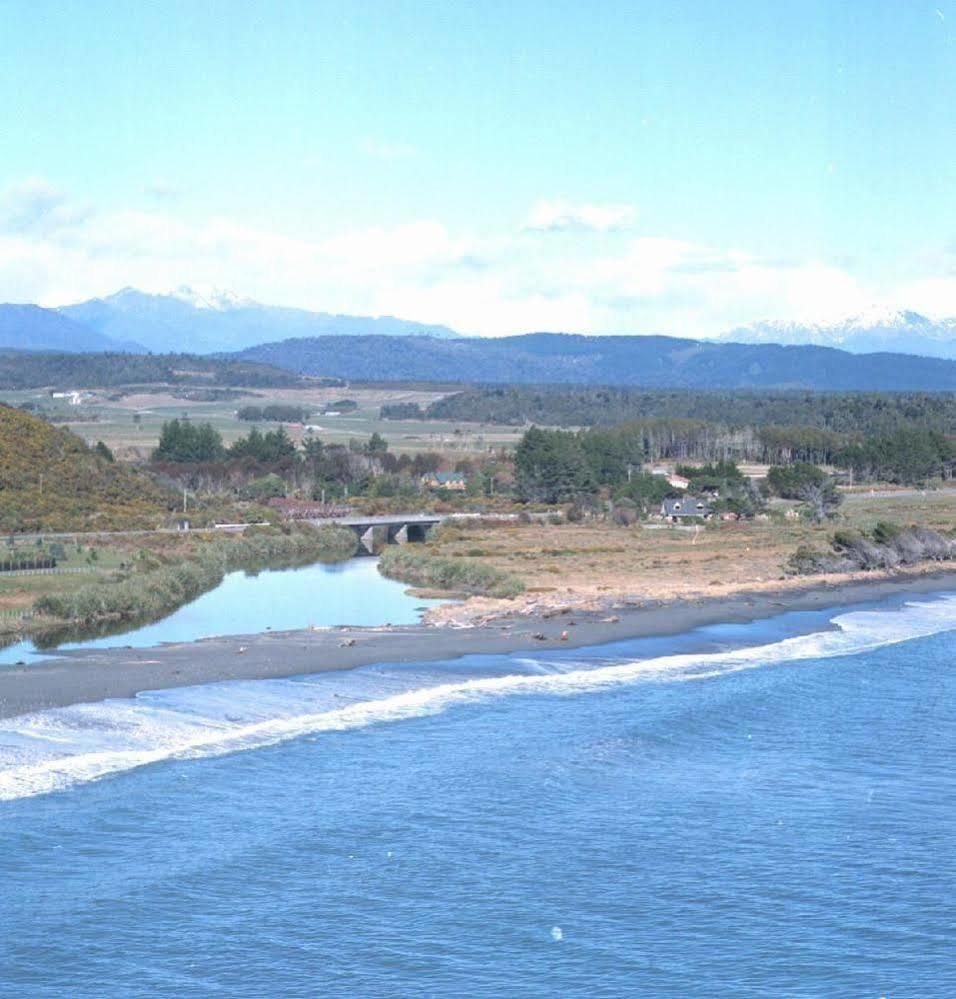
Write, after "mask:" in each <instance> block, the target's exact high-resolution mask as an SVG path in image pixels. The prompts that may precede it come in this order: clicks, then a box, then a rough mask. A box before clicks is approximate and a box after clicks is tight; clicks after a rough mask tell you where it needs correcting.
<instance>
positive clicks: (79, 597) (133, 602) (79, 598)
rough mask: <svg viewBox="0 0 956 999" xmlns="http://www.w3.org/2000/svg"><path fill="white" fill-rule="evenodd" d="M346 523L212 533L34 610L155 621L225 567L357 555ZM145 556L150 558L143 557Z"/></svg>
mask: <svg viewBox="0 0 956 999" xmlns="http://www.w3.org/2000/svg"><path fill="white" fill-rule="evenodd" d="M355 547H356V542H355V534H354V533H353V532H352V531H350V530H349V529H348V528H342V527H320V528H315V527H311V526H308V525H304V524H302V525H296V526H295V527H294V528H292V529H291V530H290V531H289V533H284V532H282V531H280V530H278V529H276V528H254V529H251V530H249V531H247V532H246V534H245V535H243V536H242V537H241V538H216V539H214V540H212V541H207V542H204V543H202V544H201V545H200V547H199V549H198V550H197V551H196V553H195V555H194V556H193V557H191V558H188V559H184V560H183V561H180V562H177V563H176V564H174V565H163V566H161V567H159V568H155V567H149V568H145V569H141V570H140V571H137V572H134V573H133V574H132V575H129V576H126V577H125V578H122V579H120V580H113V581H104V582H98V583H92V584H90V585H89V586H83V587H80V588H79V589H77V590H75V591H73V592H72V593H65V594H62V595H52V594H51V595H47V596H44V597H40V598H39V599H38V600H37V601H36V602H35V603H34V605H33V609H34V611H35V612H36V613H37V614H39V615H42V616H43V617H45V618H53V619H56V620H57V621H59V622H75V623H78V624H83V625H89V624H94V623H97V622H103V621H117V620H119V621H124V620H155V619H156V618H159V617H162V616H164V615H165V614H168V613H169V612H170V611H173V610H175V609H176V608H177V607H180V606H182V605H183V604H185V603H188V602H189V601H190V600H193V599H195V598H196V597H198V596H199V595H200V594H202V593H205V592H206V591H207V590H211V589H213V588H214V587H216V586H218V585H219V583H221V582H222V579H223V576H225V574H226V573H227V572H232V571H234V570H236V569H250V570H253V569H264V568H267V567H277V566H281V565H295V564H302V563H306V562H312V561H340V560H342V559H346V558H349V557H350V556H352V555H354V554H355ZM144 561H148V560H144Z"/></svg>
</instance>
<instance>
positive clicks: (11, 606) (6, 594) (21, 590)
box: [0, 544, 132, 632]
mask: <svg viewBox="0 0 956 999" xmlns="http://www.w3.org/2000/svg"><path fill="white" fill-rule="evenodd" d="M63 550H64V553H65V555H64V557H62V558H59V559H58V560H57V569H58V570H62V569H69V570H71V571H70V572H55V573H49V572H42V573H35V574H33V573H0V632H2V631H3V630H6V629H5V628H4V625H6V627H7V628H14V630H15V629H16V627H17V622H16V620H11V619H10V617H9V615H10V614H12V613H16V612H20V611H25V610H29V608H30V607H32V606H33V601H34V600H36V599H37V597H41V596H45V595H46V594H48V593H57V594H66V593H71V592H73V591H75V590H77V589H79V588H80V587H82V586H86V585H88V584H89V583H90V582H91V581H93V580H95V579H108V578H110V577H111V576H113V575H115V574H116V572H117V571H118V570H119V569H120V567H121V566H122V565H125V564H126V563H127V562H128V561H129V560H130V558H131V557H132V551H131V550H130V549H128V548H122V547H117V546H115V545H106V544H93V545H72V544H70V545H67V544H64V545H63ZM0 551H2V553H4V554H11V553H16V554H17V555H21V554H22V555H25V556H26V557H28V558H29V557H30V556H31V555H33V554H34V553H37V552H39V551H41V549H39V548H37V546H36V545H33V544H18V545H16V546H15V547H14V548H12V549H11V548H10V547H8V546H6V545H5V546H3V548H2V549H0ZM94 552H95V554H94ZM75 570H80V571H75Z"/></svg>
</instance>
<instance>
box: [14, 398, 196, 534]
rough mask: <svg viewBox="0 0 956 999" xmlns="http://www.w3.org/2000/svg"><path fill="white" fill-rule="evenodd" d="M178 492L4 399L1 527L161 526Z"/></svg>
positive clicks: (104, 527) (29, 528) (33, 529)
mask: <svg viewBox="0 0 956 999" xmlns="http://www.w3.org/2000/svg"><path fill="white" fill-rule="evenodd" d="M177 498H178V497H177V496H175V495H172V494H170V493H169V492H167V491H166V490H165V489H163V488H161V487H160V486H158V485H156V483H154V482H153V480H152V479H151V478H149V477H148V476H147V475H146V474H145V473H144V472H141V471H139V470H138V469H135V468H131V467H130V466H128V465H122V464H120V463H119V462H114V461H111V460H110V457H109V453H108V452H104V453H98V452H97V451H96V449H94V448H89V447H87V445H86V443H85V442H84V441H83V440H81V439H80V438H79V437H77V436H76V435H75V434H72V433H70V432H69V431H68V430H63V429H60V428H58V427H54V426H51V425H50V424H49V423H47V422H46V421H44V420H41V419H39V418H38V417H35V416H31V415H30V414H29V413H24V412H21V411H20V410H18V409H11V408H10V407H9V406H4V405H2V404H0V531H3V532H4V533H7V532H13V531H41V530H42V531H47V530H51V531H72V530H80V531H83V530H107V529H109V528H115V527H122V528H126V527H155V526H156V524H157V523H159V522H160V521H162V520H163V519H164V518H166V517H167V516H168V515H169V511H170V510H171V509H175V504H176V501H177Z"/></svg>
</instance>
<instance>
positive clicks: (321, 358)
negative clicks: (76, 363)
mask: <svg viewBox="0 0 956 999" xmlns="http://www.w3.org/2000/svg"><path fill="white" fill-rule="evenodd" d="M0 349H18V350H34V351H36V350H40V351H73V352H79V353H94V352H110V353H121V352H126V353H139V354H146V353H156V354H166V353H179V352H183V351H188V352H190V353H193V354H202V355H214V354H216V355H223V356H234V357H240V358H243V359H248V360H256V361H266V362H268V363H271V364H275V365H277V366H279V367H282V368H285V369H287V370H290V371H295V372H302V373H306V374H318V375H326V376H332V377H338V378H351V379H367V380H383V379H391V380H443V381H466V382H476V381H478V382H494V383H516V382H531V383H535V382H537V383H541V382H559V383H572V382H577V383H580V384H616V385H645V386H658V387H662V386H683V387H700V388H737V387H769V386H774V387H796V388H803V387H806V388H819V389H823V388H828V389H843V388H851V389H852V388H858V389H927V390H930V389H936V390H938V389H948V390H951V389H956V384H954V382H953V378H952V372H951V365H950V364H949V363H947V362H951V361H956V319H943V320H932V319H929V318H928V317H926V316H924V315H921V314H920V313H916V312H907V311H895V312H894V311H887V310H870V311H868V312H865V313H861V314H859V315H857V316H853V317H848V318H846V319H842V320H839V321H835V322H830V323H818V324H807V323H796V322H780V321H765V322H758V323H751V324H749V325H747V326H741V327H737V328H735V329H733V330H729V331H727V332H726V333H724V334H723V335H722V336H720V337H717V338H715V339H712V340H688V339H679V338H674V337H666V336H653V335H648V336H631V335H623V334H622V335H619V336H582V335H576V334H575V335H572V334H556V333H536V334H527V335H523V336H512V337H502V338H497V339H491V338H479V337H467V338H466V337H460V336H459V335H458V334H457V333H456V332H455V331H454V330H452V329H449V328H448V327H447V326H433V325H426V324H422V323H416V322H413V321H409V320H404V319H396V318H394V317H391V316H380V317H369V316H348V315H332V314H330V313H324V312H309V311H306V310H304V309H291V308H282V307H276V306H267V305H261V304H260V303H257V302H253V301H251V300H249V299H245V298H240V297H239V296H237V295H235V294H233V293H231V292H226V291H212V292H208V293H200V292H197V291H196V290H194V289H192V288H188V287H182V288H179V289H177V290H176V291H175V292H173V293H171V294H166V295H152V294H146V293H145V292H141V291H138V290H136V289H135V288H124V289H123V290H122V291H119V292H117V293H116V294H114V295H110V296H108V297H106V298H94V299H90V300H89V301H86V302H80V303H77V304H75V305H67V306H63V307H61V308H59V309H44V308H40V307H39V306H36V305H0Z"/></svg>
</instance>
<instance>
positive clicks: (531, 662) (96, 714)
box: [0, 597, 956, 800]
mask: <svg viewBox="0 0 956 999" xmlns="http://www.w3.org/2000/svg"><path fill="white" fill-rule="evenodd" d="M832 624H833V625H834V627H833V628H832V630H827V631H822V632H816V633H813V634H809V635H800V636H797V637H794V638H786V639H783V640H781V641H778V642H774V643H772V644H768V645H761V646H755V647H751V648H744V649H737V650H733V651H726V652H713V653H688V654H682V655H672V656H659V657H655V658H651V659H645V660H637V661H628V662H614V663H611V664H604V663H606V660H605V661H603V663H602V662H601V661H599V662H598V663H597V664H595V663H594V662H593V661H592V663H591V664H586V663H581V662H568V661H567V660H554V661H549V660H544V659H530V658H524V659H522V660H512V665H513V666H514V667H515V668H516V669H523V670H524V671H525V672H522V673H514V674H507V675H493V676H488V675H479V676H475V677H472V678H464V679H459V678H458V676H456V678H455V680H454V681H453V682H448V674H447V673H446V674H444V675H442V673H441V671H440V670H439V669H435V668H426V667H423V668H421V669H416V670H413V671H409V670H398V669H392V670H389V669H387V668H380V669H371V670H360V671H354V672H341V673H326V674H319V675H316V676H315V677H311V678H307V679H305V680H301V679H299V680H258V681H244V682H233V683H220V684H210V685H205V686H197V687H187V688H179V689H175V690H166V691H154V692H149V693H145V694H141V695H140V696H139V697H137V698H134V699H131V700H114V701H103V702H100V703H97V704H83V705H74V706H72V707H67V708H57V709H51V710H48V711H42V712H36V713H34V714H29V715H21V716H19V717H16V718H10V719H6V720H5V721H3V722H0V800H9V799H13V798H21V797H26V796H29V795H35V794H43V793H46V792H50V791H55V790H58V789H61V788H66V787H69V786H71V785H73V784H76V783H80V782H84V781H90V780H95V779H97V778H100V777H103V776H106V775H108V774H113V773H117V772H121V771H125V770H130V769H133V768H135V767H140V766H144V765H146V764H149V763H155V762H158V761H160V760H166V759H170V758H181V759H184V758H194V757H200V756H212V755H218V754H222V753H229V752H235V751H237V750H240V749H249V748H254V747H260V746H266V745H270V744H273V743H276V742H279V741H281V740H285V739H290V738H295V737H297V736H302V735H306V734H315V733H320V732H330V731H343V730H346V729H354V728H362V727H365V726H368V725H373V724H379V723H383V722H389V721H400V720H403V719H408V718H415V717H422V716H425V715H430V714H435V713H438V712H440V711H443V710H445V709H446V708H448V707H450V706H452V705H456V704H465V703H469V702H475V701H483V700H488V699H492V698H495V697H502V696H512V695H515V694H551V695H565V696H567V695H574V694H582V693H587V692H589V691H597V690H603V689H607V688H609V687H613V686H617V685H621V684H631V683H636V682H642V681H649V680H656V681H661V680H681V681H688V680H695V679H698V680H699V679H705V678H713V677H715V676H719V675H721V674H725V673H730V672H735V671H738V670H743V669H753V668H755V667H758V666H764V665H769V664H772V663H781V662H794V661H800V660H818V659H829V658H833V657H837V656H846V655H853V654H856V653H859V652H864V651H867V650H870V649H874V648H878V647H880V646H883V645H888V644H894V643H898V642H905V641H908V640H911V639H914V638H919V637H924V636H927V635H932V634H936V633H939V632H942V631H948V630H951V629H954V628H956V597H943V598H939V599H935V600H932V601H928V602H923V603H909V604H905V605H904V606H902V607H901V608H899V609H897V610H879V611H855V612H851V613H846V614H841V615H838V616H837V617H835V618H834V619H833V622H832ZM459 675H460V674H459Z"/></svg>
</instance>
